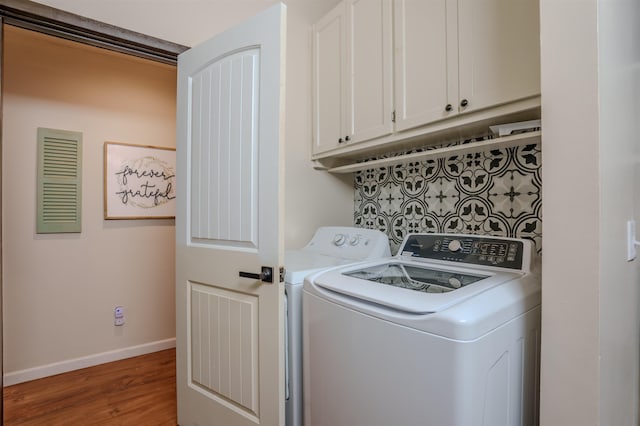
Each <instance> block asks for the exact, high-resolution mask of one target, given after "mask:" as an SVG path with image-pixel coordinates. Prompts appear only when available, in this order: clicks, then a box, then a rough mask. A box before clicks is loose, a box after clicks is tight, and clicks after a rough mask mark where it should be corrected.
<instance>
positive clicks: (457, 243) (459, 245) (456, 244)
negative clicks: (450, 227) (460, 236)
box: [447, 240, 462, 253]
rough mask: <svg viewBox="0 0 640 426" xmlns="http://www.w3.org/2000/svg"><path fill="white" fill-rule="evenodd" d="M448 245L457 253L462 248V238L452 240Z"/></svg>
mask: <svg viewBox="0 0 640 426" xmlns="http://www.w3.org/2000/svg"><path fill="white" fill-rule="evenodd" d="M447 247H448V248H449V251H450V252H452V253H455V252H457V251H460V250H462V243H461V242H460V240H451V241H450V242H449V245H448V246H447Z"/></svg>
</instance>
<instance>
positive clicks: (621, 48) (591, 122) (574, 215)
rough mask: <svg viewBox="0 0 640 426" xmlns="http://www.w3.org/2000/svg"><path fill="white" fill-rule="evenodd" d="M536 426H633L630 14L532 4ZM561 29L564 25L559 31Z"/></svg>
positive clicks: (635, 342) (634, 113)
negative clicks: (537, 147)
mask: <svg viewBox="0 0 640 426" xmlns="http://www.w3.org/2000/svg"><path fill="white" fill-rule="evenodd" d="M541 13H542V16H541V41H542V100H543V104H542V122H543V150H542V155H543V161H542V164H543V182H544V208H543V218H544V219H543V234H544V241H543V253H544V254H543V281H542V286H543V287H542V294H543V301H542V321H543V324H542V377H541V381H542V383H541V425H548V426H554V425H563V426H572V425H576V426H578V425H580V426H583V425H603V426H608V425H637V424H638V400H639V392H638V385H639V377H638V364H639V362H640V354H639V347H640V325H639V318H640V317H639V305H640V303H639V302H640V293H639V290H638V286H639V284H640V279H639V278H640V259H636V260H635V261H634V262H627V261H626V246H625V225H626V221H627V220H630V219H635V220H636V221H638V220H640V214H639V213H640V211H639V210H638V207H639V206H640V204H639V203H638V197H639V195H638V194H639V193H640V180H638V178H639V177H640V173H639V171H640V169H639V164H638V163H639V158H640V157H639V155H638V154H639V147H640V144H639V141H638V139H639V133H638V131H639V130H640V129H639V128H638V117H640V104H639V103H638V101H637V99H638V94H639V93H638V90H639V86H638V81H639V79H638V73H639V68H638V61H639V60H640V37H639V34H638V28H639V26H638V24H639V23H640V4H638V2H629V1H625V0H611V1H601V0H583V1H578V2H576V1H572V2H558V1H556V0H542V2H541ZM569 23H570V24H569Z"/></svg>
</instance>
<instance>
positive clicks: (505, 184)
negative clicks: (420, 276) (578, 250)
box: [354, 138, 542, 253]
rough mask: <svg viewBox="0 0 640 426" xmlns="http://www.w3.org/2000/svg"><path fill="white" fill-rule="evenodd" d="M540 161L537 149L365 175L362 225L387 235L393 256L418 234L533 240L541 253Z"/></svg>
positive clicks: (358, 199)
mask: <svg viewBox="0 0 640 426" xmlns="http://www.w3.org/2000/svg"><path fill="white" fill-rule="evenodd" d="M483 139H485V138H481V139H477V140H483ZM471 142H473V141H472V140H465V141H461V142H460V143H471ZM428 149H432V148H428ZM540 160H541V155H540V146H539V145H537V144H535V145H526V146H519V147H515V148H505V149H494V150H490V151H485V152H477V153H473V154H467V155H460V156H452V157H448V158H441V159H433V160H425V161H422V162H413V163H406V164H402V165H398V166H391V167H383V168H377V169H371V170H365V171H361V172H358V173H356V176H355V217H354V222H355V225H356V226H361V227H364V228H373V229H379V230H381V231H382V232H385V233H387V234H388V235H389V241H390V243H391V249H392V250H391V251H392V252H394V253H395V252H396V251H397V249H398V247H399V245H400V243H401V242H402V239H403V238H404V236H405V235H406V234H407V233H411V232H448V233H463V234H485V235H496V236H504V237H516V238H528V239H531V240H533V241H534V243H535V245H536V248H537V250H538V252H540V251H541V242H542V233H541V232H542V217H541V205H542V180H541V177H540V172H541V170H540V166H541V164H540Z"/></svg>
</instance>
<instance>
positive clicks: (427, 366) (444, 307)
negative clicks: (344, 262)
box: [303, 234, 540, 426]
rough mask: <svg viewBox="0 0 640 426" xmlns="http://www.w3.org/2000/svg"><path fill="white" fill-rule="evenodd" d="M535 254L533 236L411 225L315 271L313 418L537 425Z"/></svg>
mask: <svg viewBox="0 0 640 426" xmlns="http://www.w3.org/2000/svg"><path fill="white" fill-rule="evenodd" d="M536 258H537V255H536V254H535V252H534V250H533V248H532V244H531V242H530V241H527V240H518V239H510V238H496V237H485V236H471V235H450V234H412V235H409V236H407V237H406V238H405V240H404V241H403V244H402V246H401V248H400V250H399V252H398V254H397V255H396V256H394V257H390V258H387V259H383V260H378V261H371V262H363V263H359V264H357V265H350V266H347V267H337V268H332V269H331V270H329V271H324V272H320V273H316V274H312V275H309V276H308V277H307V278H306V279H305V284H304V292H303V301H304V303H303V317H304V318H303V335H304V384H305V391H304V400H305V404H304V413H305V425H307V426H389V425H394V426H418V425H425V426H445V425H446V426H481V425H484V426H502V425H505V426H506V425H536V424H537V423H538V388H539V380H538V376H539V355H538V354H539V347H540V279H539V275H538V274H537V273H536V272H534V270H535V268H532V265H533V263H534V262H533V260H534V259H536ZM536 263H537V262H536Z"/></svg>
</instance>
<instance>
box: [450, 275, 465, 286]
mask: <svg viewBox="0 0 640 426" xmlns="http://www.w3.org/2000/svg"><path fill="white" fill-rule="evenodd" d="M449 285H450V286H451V287H453V288H460V286H462V281H460V278H458V277H450V278H449Z"/></svg>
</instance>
